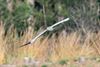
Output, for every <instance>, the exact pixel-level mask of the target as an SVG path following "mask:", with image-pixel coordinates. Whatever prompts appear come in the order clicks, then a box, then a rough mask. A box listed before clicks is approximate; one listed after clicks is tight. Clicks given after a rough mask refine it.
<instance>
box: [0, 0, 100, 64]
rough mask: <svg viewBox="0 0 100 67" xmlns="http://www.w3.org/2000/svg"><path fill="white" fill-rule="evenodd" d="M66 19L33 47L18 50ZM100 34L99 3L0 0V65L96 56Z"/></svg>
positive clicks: (91, 0) (92, 0)
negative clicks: (29, 58) (48, 28)
mask: <svg viewBox="0 0 100 67" xmlns="http://www.w3.org/2000/svg"><path fill="white" fill-rule="evenodd" d="M67 17H69V18H70V21H68V22H66V23H63V24H61V25H59V26H57V27H56V28H55V30H54V31H52V32H47V33H45V34H44V36H41V37H40V38H39V39H38V40H37V41H36V42H35V43H34V44H33V45H32V46H26V47H23V48H19V49H18V48H17V47H18V46H20V45H23V44H24V43H26V42H28V41H29V40H31V39H32V38H33V37H35V36H36V35H37V34H38V33H40V32H41V31H43V30H44V29H46V28H47V27H48V26H51V25H53V24H54V23H56V22H58V21H61V20H63V19H65V18H67ZM99 31H100V0H0V55H1V57H0V63H1V64H3V63H14V62H15V63H18V59H22V58H23V57H26V56H28V57H31V58H32V59H33V58H34V59H38V60H49V61H58V60H61V59H72V58H76V57H79V56H83V55H84V56H97V55H100V49H99V48H100V46H99V43H100V33H99ZM76 44H77V45H76ZM73 45H75V46H73ZM90 45H91V46H90ZM68 47H70V48H68ZM86 47H87V50H86V49H85V48H86ZM48 49H49V50H48ZM91 49H92V50H91ZM79 51H82V52H79ZM66 52H67V53H66Z"/></svg>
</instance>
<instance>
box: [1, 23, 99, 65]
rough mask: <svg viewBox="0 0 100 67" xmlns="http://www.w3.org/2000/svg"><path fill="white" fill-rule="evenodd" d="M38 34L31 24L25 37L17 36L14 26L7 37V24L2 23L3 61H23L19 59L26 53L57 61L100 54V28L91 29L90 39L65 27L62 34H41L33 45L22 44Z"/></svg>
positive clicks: (34, 56)
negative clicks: (66, 31) (97, 31)
mask: <svg viewBox="0 0 100 67" xmlns="http://www.w3.org/2000/svg"><path fill="white" fill-rule="evenodd" d="M33 35H34V36H35V35H36V34H35V32H34V31H32V29H31V28H29V29H28V30H27V31H26V32H25V33H24V35H23V36H22V37H20V38H18V37H17V36H16V30H15V29H14V28H13V26H12V27H11V28H10V30H9V32H8V34H7V36H6V37H4V25H2V24H1V25H0V64H3V63H16V64H18V63H23V61H19V60H21V59H23V58H24V57H30V58H32V59H35V60H39V61H52V62H57V61H60V60H63V59H66V60H74V59H77V58H79V57H82V56H84V57H87V58H91V57H97V56H99V55H100V45H99V44H100V32H99V33H98V34H95V33H91V32H88V33H87V34H86V39H85V40H84V42H83V43H80V39H81V38H82V37H81V35H80V34H79V32H74V33H71V34H67V33H65V31H62V32H61V33H60V34H59V36H58V37H56V36H55V34H54V35H52V37H51V38H48V37H45V38H44V37H42V36H41V37H40V38H38V40H36V41H35V42H34V43H33V44H32V45H29V46H26V47H22V48H18V46H20V45H23V44H24V43H26V42H27V41H28V40H30V39H31V38H32V36H33Z"/></svg>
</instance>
